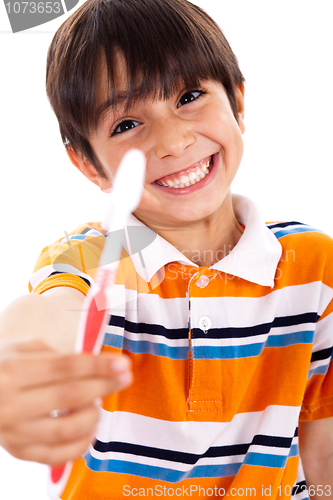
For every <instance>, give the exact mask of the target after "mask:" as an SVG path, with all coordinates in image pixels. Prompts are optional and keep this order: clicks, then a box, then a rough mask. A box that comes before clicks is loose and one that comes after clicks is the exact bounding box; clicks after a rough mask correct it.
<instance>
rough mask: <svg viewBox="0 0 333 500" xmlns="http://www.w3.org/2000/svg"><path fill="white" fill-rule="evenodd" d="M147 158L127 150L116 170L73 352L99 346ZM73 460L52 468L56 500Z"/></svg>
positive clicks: (50, 483)
mask: <svg viewBox="0 0 333 500" xmlns="http://www.w3.org/2000/svg"><path fill="white" fill-rule="evenodd" d="M145 166H146V159H145V156H144V154H143V153H142V152H141V151H140V150H138V149H132V150H130V151H128V152H127V153H126V154H125V156H124V158H123V159H122V161H121V163H120V165H119V167H118V170H117V172H116V175H115V178H114V182H113V187H112V192H111V195H110V200H109V203H108V206H107V210H106V214H105V217H104V220H103V222H102V227H103V229H105V230H106V231H107V233H108V235H107V238H106V241H105V244H104V248H103V251H102V254H101V258H100V261H99V265H98V268H97V270H96V274H95V277H94V284H93V286H92V288H91V289H90V290H89V292H88V294H87V297H86V300H85V302H84V304H83V309H82V312H81V316H80V321H79V327H78V332H77V338H76V345H75V352H77V353H83V352H86V353H92V354H95V355H97V354H98V353H99V352H100V350H101V346H102V342H103V337H104V333H105V326H106V323H107V320H108V318H109V309H110V306H111V293H112V288H113V285H114V281H115V278H116V274H117V269H118V265H119V259H120V253H121V248H122V244H123V235H124V231H123V229H124V227H125V225H126V223H127V219H128V216H129V215H130V214H131V212H133V211H134V210H135V209H136V208H137V206H138V205H139V203H140V200H141V196H142V191H143V184H144V179H145ZM72 467H73V462H72V461H69V462H67V463H66V464H65V465H63V466H60V467H51V468H50V471H49V479H48V494H49V497H50V499H51V500H59V498H60V495H61V494H62V493H63V492H64V490H65V487H66V484H67V481H68V479H69V476H70V473H71V470H72Z"/></svg>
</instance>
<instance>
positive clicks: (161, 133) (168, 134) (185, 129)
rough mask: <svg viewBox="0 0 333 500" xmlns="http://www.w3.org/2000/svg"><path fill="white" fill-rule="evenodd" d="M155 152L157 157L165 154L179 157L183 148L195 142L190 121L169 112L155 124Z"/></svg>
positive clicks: (162, 156)
mask: <svg viewBox="0 0 333 500" xmlns="http://www.w3.org/2000/svg"><path fill="white" fill-rule="evenodd" d="M154 128H155V154H156V156H157V157H158V158H159V159H162V158H164V157H166V156H174V157H177V158H180V157H181V156H183V154H184V151H185V149H186V148H187V147H188V146H190V145H191V144H193V143H194V142H195V136H194V134H193V131H192V128H191V123H190V121H189V120H184V119H183V118H180V117H179V116H175V115H174V114H172V113H170V114H169V115H168V116H164V117H163V119H160V120H159V123H158V124H155V127H154Z"/></svg>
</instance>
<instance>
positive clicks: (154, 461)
mask: <svg viewBox="0 0 333 500" xmlns="http://www.w3.org/2000/svg"><path fill="white" fill-rule="evenodd" d="M89 453H90V454H91V455H92V456H93V457H94V458H97V459H98V460H121V461H124V462H133V463H136V464H144V465H151V466H153V467H163V468H165V469H172V470H177V471H182V472H187V471H190V470H192V469H193V467H197V466H198V465H227V464H234V463H242V462H243V461H244V458H245V455H231V456H226V457H216V458H200V459H199V460H198V461H197V462H196V463H195V464H185V463H182V462H172V461H171V460H163V459H159V458H152V457H145V456H142V455H132V454H130V453H117V452H111V451H110V452H106V453H102V452H99V451H97V450H95V449H94V448H93V447H92V446H90V448H89ZM275 454H276V453H275Z"/></svg>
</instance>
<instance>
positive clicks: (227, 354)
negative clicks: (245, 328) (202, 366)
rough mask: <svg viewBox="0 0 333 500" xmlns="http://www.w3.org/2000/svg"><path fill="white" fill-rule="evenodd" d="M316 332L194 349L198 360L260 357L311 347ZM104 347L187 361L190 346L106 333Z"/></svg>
mask: <svg viewBox="0 0 333 500" xmlns="http://www.w3.org/2000/svg"><path fill="white" fill-rule="evenodd" d="M313 336H314V332H313V331H311V330H310V331H304V332H295V333H288V334H286V335H271V336H269V337H268V339H267V340H266V341H265V342H258V343H254V344H247V345H235V346H209V345H206V346H196V345H194V346H193V356H194V358H195V359H239V358H248V357H253V356H259V355H260V353H261V352H262V350H263V348H264V347H286V346H290V345H295V344H311V343H312V341H313ZM103 344H104V345H106V346H109V347H114V348H116V349H124V350H126V351H128V352H131V353H135V354H151V355H153V356H161V357H165V358H169V359H188V353H189V349H190V346H169V345H166V344H163V343H157V342H151V341H149V340H130V339H128V338H126V337H125V336H124V337H122V336H121V335H115V334H112V333H106V334H105V337H104V341H103Z"/></svg>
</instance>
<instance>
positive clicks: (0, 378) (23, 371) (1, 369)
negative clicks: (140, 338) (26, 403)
mask: <svg viewBox="0 0 333 500" xmlns="http://www.w3.org/2000/svg"><path fill="white" fill-rule="evenodd" d="M130 365H131V363H130V359H129V358H128V356H126V355H116V354H100V355H99V356H93V355H90V354H70V355H59V354H56V353H54V352H52V351H50V352H49V353H43V355H42V356H41V355H39V356H33V355H29V356H22V357H16V358H9V359H4V360H1V361H0V390H1V389H5V387H1V384H3V385H4V384H6V383H7V385H8V387H9V390H10V391H13V390H18V389H27V388H33V387H35V386H38V387H39V386H41V385H42V384H44V385H49V384H54V383H56V382H58V381H59V382H61V381H64V380H66V381H67V380H70V379H77V378H79V377H84V378H91V377H109V376H113V375H116V374H119V373H121V372H125V371H129V370H130Z"/></svg>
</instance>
